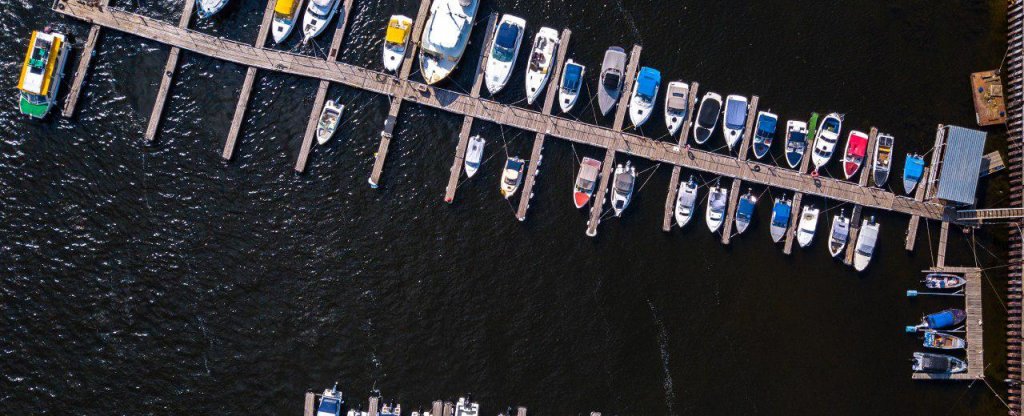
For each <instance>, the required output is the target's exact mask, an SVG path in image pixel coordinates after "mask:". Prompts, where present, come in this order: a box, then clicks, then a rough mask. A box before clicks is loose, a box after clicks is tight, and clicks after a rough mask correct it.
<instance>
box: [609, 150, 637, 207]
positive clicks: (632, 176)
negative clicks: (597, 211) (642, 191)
mask: <svg viewBox="0 0 1024 416" xmlns="http://www.w3.org/2000/svg"><path fill="white" fill-rule="evenodd" d="M635 182H636V168H634V167H633V165H632V164H630V163H629V161H628V160H627V161H626V165H625V166H623V165H621V164H620V165H618V166H616V167H615V181H614V183H615V186H614V187H612V209H614V210H615V216H616V217H621V216H622V211H623V210H625V209H626V207H627V206H629V201H630V200H631V199H633V184H634V183H635Z"/></svg>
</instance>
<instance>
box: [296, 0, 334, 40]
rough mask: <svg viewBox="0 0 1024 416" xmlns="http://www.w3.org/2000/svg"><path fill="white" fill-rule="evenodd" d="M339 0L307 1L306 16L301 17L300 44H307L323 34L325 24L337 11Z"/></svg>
mask: <svg viewBox="0 0 1024 416" xmlns="http://www.w3.org/2000/svg"><path fill="white" fill-rule="evenodd" d="M338 2H339V0H309V4H308V5H306V14H305V15H303V16H302V43H307V42H309V40H310V39H313V38H315V37H317V36H319V35H320V33H323V31H324V28H326V27H327V22H330V21H331V18H333V17H334V13H335V12H337V11H338Z"/></svg>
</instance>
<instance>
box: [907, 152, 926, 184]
mask: <svg viewBox="0 0 1024 416" xmlns="http://www.w3.org/2000/svg"><path fill="white" fill-rule="evenodd" d="M922 175H924V158H923V157H921V156H918V155H907V163H906V166H905V167H904V168H903V177H904V178H909V179H913V180H915V181H917V180H920V179H921V176H922Z"/></svg>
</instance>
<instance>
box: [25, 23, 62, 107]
mask: <svg viewBox="0 0 1024 416" xmlns="http://www.w3.org/2000/svg"><path fill="white" fill-rule="evenodd" d="M61 47H62V41H61V38H60V37H57V36H53V35H49V34H46V33H41V32H39V31H37V30H36V31H32V37H31V39H30V40H29V47H28V52H26V53H25V62H24V63H23V65H22V67H21V77H20V78H19V79H18V89H20V90H22V91H24V92H27V93H30V94H37V95H47V94H49V93H50V83H51V81H52V80H53V71H54V69H55V68H56V67H57V58H58V57H59V55H60V50H61Z"/></svg>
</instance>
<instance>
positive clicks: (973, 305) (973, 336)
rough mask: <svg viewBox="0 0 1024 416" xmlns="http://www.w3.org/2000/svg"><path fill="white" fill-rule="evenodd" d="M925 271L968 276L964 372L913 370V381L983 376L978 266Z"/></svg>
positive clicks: (941, 267)
mask: <svg viewBox="0 0 1024 416" xmlns="http://www.w3.org/2000/svg"><path fill="white" fill-rule="evenodd" d="M925 273H955V274H960V275H963V276H964V278H966V279H967V284H966V285H964V306H965V307H964V311H965V312H967V319H966V320H965V321H964V331H965V332H966V336H965V338H966V341H967V351H966V360H965V361H966V362H967V371H965V372H963V373H956V374H930V373H913V375H912V376H911V377H912V378H913V379H914V380H977V379H980V378H984V377H985V345H984V339H985V336H984V335H985V333H984V325H982V299H981V285H982V282H981V269H979V268H977V267H946V266H942V265H938V266H936V267H933V268H931V269H928V270H926V271H925Z"/></svg>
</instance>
